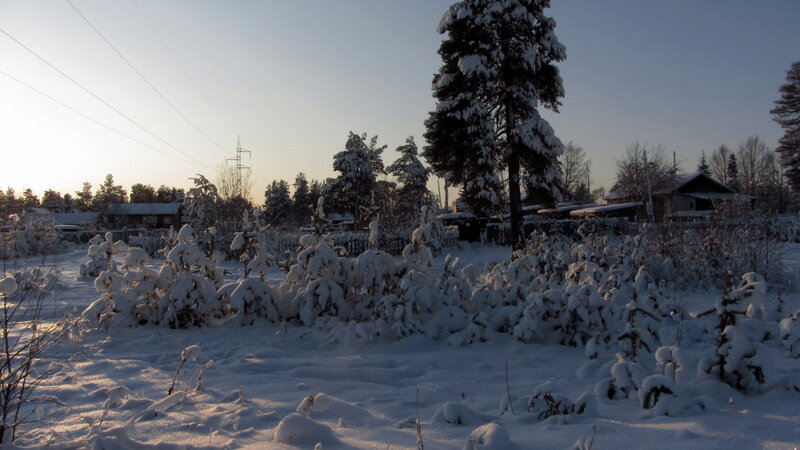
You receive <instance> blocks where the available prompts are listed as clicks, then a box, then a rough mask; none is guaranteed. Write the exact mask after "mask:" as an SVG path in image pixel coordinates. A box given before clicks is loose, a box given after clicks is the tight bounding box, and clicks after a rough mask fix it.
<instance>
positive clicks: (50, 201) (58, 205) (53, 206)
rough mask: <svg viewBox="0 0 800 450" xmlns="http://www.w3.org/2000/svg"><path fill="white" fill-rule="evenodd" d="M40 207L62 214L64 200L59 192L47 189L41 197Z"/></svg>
mask: <svg viewBox="0 0 800 450" xmlns="http://www.w3.org/2000/svg"><path fill="white" fill-rule="evenodd" d="M42 207H43V208H45V209H47V210H48V211H51V212H54V213H57V212H64V198H63V197H61V193H60V192H56V191H54V190H52V189H48V190H46V191H44V195H42Z"/></svg>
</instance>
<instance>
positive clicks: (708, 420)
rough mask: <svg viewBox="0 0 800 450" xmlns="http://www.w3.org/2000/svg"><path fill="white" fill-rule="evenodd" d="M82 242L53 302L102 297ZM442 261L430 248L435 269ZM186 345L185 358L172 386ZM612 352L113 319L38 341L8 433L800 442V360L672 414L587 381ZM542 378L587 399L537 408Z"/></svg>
mask: <svg viewBox="0 0 800 450" xmlns="http://www.w3.org/2000/svg"><path fill="white" fill-rule="evenodd" d="M788 250H789V251H788V252H786V254H785V257H786V259H787V262H789V263H790V264H792V265H793V266H794V267H795V269H793V270H795V271H796V267H798V266H800V251H798V248H796V247H789V248H788ZM454 253H456V254H457V256H459V257H460V258H461V260H462V261H464V262H468V263H475V264H479V265H480V264H484V263H487V262H497V261H501V260H503V259H505V258H506V257H507V256H508V255H509V254H510V250H509V249H508V248H503V247H485V248H480V247H478V248H475V247H465V248H461V249H458V250H455V251H454ZM85 255H86V251H85V250H84V249H80V250H74V251H72V252H70V253H67V254H65V255H61V256H59V257H57V260H56V265H57V266H58V268H59V270H60V282H61V285H60V286H59V287H58V288H57V290H56V291H55V296H54V299H55V300H56V302H57V305H58V307H59V308H65V309H68V308H73V307H74V308H76V309H77V310H78V311H80V310H83V309H84V308H85V307H86V306H88V305H89V304H90V303H91V302H92V301H93V300H94V299H96V298H97V297H98V295H99V294H98V292H97V291H96V290H95V288H94V285H93V281H94V280H93V279H86V278H80V277H79V276H78V264H79V263H82V262H84V261H85V259H86V256H85ZM35 261H36V260H31V261H30V262H35ZM158 263H159V262H158V261H156V262H155V264H156V265H157V264H158ZM443 266H444V258H443V257H438V258H436V260H435V262H434V266H433V270H434V271H441V270H443ZM225 268H226V269H227V270H228V271H230V272H231V274H230V275H228V276H229V277H231V278H232V279H233V278H237V277H241V266H239V265H232V264H228V265H226V266H225ZM281 277H282V273H281V272H279V271H275V272H273V273H271V274H270V279H271V281H273V282H278V281H279V280H280V279H281ZM719 295H720V294H719V293H718V292H702V293H699V294H692V295H689V296H688V297H687V298H685V299H684V302H685V304H686V305H687V307H688V309H689V310H690V311H699V310H701V309H704V308H705V307H707V306H708V305H710V304H713V303H714V302H715V301H716V300H717V299H718V297H719ZM773 301H775V298H774V295H773V294H770V295H768V302H773ZM787 303H788V304H787V309H788V310H789V311H794V310H796V309H797V308H798V306H800V301H798V293H797V292H791V293H789V294H788V295H787ZM191 346H194V347H191ZM187 347H188V348H189V349H188V350H187V351H186V352H185V353H184V357H185V358H184V359H185V360H186V363H185V364H184V365H183V367H182V368H181V370H180V372H179V373H178V376H177V379H176V381H175V389H174V393H173V394H171V395H168V391H169V390H170V386H171V385H172V383H173V377H175V375H176V370H177V369H178V366H179V362H180V360H181V355H182V352H184V350H185V349H187ZM705 350H708V346H699V345H694V346H693V345H691V344H690V345H687V346H686V348H685V349H684V351H685V359H686V360H687V361H689V364H688V365H689V367H690V369H689V370H690V371H693V370H694V367H695V365H696V362H697V360H698V359H699V358H700V354H701V352H702V351H705ZM614 362H615V355H614V354H613V352H611V353H603V354H601V355H600V357H599V358H597V359H594V360H589V359H587V357H586V356H585V353H584V349H583V348H580V347H578V348H573V347H567V346H562V345H542V344H527V343H522V342H519V341H518V340H516V339H514V338H513V337H511V336H510V335H508V334H504V335H503V334H498V335H497V336H496V337H495V338H494V339H491V340H489V341H488V342H478V343H473V344H470V345H466V346H451V345H448V344H447V343H446V342H445V340H430V339H428V338H426V337H424V336H423V335H415V336H411V337H407V338H403V339H400V340H381V339H377V340H372V341H370V342H364V341H362V340H360V339H356V338H352V336H351V335H350V334H348V333H341V332H338V333H334V332H329V331H325V330H321V329H315V328H310V327H300V326H296V325H295V326H292V325H289V326H282V325H280V324H270V323H268V322H267V321H264V320H261V321H256V322H255V324H254V325H252V326H244V327H242V326H239V325H233V324H228V325H224V326H220V327H216V328H190V329H186V330H174V329H169V328H166V327H152V326H144V327H135V328H134V327H126V326H116V325H112V326H111V328H110V329H109V330H108V331H107V332H106V331H104V330H96V331H92V332H90V333H86V334H83V335H82V336H81V337H80V340H74V341H70V342H64V343H61V344H58V345H56V346H54V347H52V348H50V349H49V350H48V352H47V353H46V354H45V355H44V358H43V360H42V361H41V362H40V363H39V367H42V368H45V367H49V368H50V369H51V370H52V371H53V373H52V375H50V376H48V377H47V378H46V379H45V380H44V381H43V383H42V385H41V386H40V387H39V389H37V391H36V392H35V393H34V398H32V399H31V401H29V402H28V403H27V404H26V405H25V410H26V413H27V415H26V418H27V423H26V424H24V425H23V426H22V428H21V429H20V433H19V437H18V439H17V445H19V446H23V447H39V446H45V445H48V446H50V447H51V448H83V447H88V448H98V449H99V448H107V449H111V448H137V449H141V448H160V449H170V448H281V449H282V448H303V449H310V448H316V447H315V446H316V445H317V444H321V445H319V448H325V449H334V448H336V449H340V448H341V449H347V448H359V449H360V448H375V449H395V448H418V447H420V446H422V445H424V447H425V448H428V449H462V448H467V449H470V448H476V449H477V448H491V449H514V448H518V449H532V448H558V449H566V448H571V447H573V446H574V445H576V444H581V443H584V444H585V443H587V442H588V441H589V440H592V445H591V448H598V449H600V448H651V449H659V448H669V449H673V448H720V449H723V448H724V449H729V448H775V449H779V448H780V449H787V448H789V449H791V448H797V447H798V446H799V445H800V408H799V407H798V405H799V404H800V402H799V401H800V393H799V392H797V391H796V390H794V389H792V388H791V386H794V385H796V383H797V377H798V374H800V360H798V359H792V358H789V357H780V358H779V359H778V363H777V366H776V372H775V376H774V379H775V380H776V381H775V383H774V384H775V386H774V388H772V389H770V390H768V392H766V393H762V394H757V395H744V394H742V393H740V392H738V391H735V390H734V389H732V388H730V387H728V386H727V385H725V384H722V383H719V382H715V381H693V382H691V383H688V384H686V385H683V386H682V387H681V392H680V397H681V399H682V403H681V406H680V407H676V408H675V409H674V411H673V412H672V413H671V415H669V416H663V415H659V416H656V415H655V414H654V412H653V410H645V409H642V407H641V405H640V400H639V398H638V397H637V396H636V394H635V393H634V394H632V395H631V396H630V397H629V398H625V399H620V400H609V399H607V398H605V399H604V398H601V397H600V396H597V395H595V390H596V389H595V388H596V386H597V385H598V383H600V382H601V381H602V380H604V379H607V378H608V377H609V376H610V371H611V367H612V365H613V364H614ZM642 366H643V368H644V371H645V373H646V374H652V373H655V372H656V368H655V360H654V359H653V358H652V356H649V357H645V358H643V360H642ZM690 377H691V378H694V376H693V375H690ZM792 380H794V381H792ZM792 383H795V384H794V385H793V384H792ZM545 392H549V393H550V394H551V395H552V396H553V398H555V399H559V398H564V399H567V400H569V401H570V402H575V403H581V404H583V405H584V406H585V410H584V411H583V413H582V414H577V413H575V414H567V415H555V416H552V417H549V418H546V419H543V420H539V416H538V413H539V412H540V410H541V406H542V404H543V403H544V401H545V400H544V396H543V395H542V394H543V393H545ZM585 393H588V395H584V394H585ZM509 394H510V396H511V398H512V400H513V401H512V405H510V406H509V405H508V403H509V402H508V396H509ZM536 394H539V396H538V397H536V398H537V400H536V402H535V403H536V405H534V406H533V410H534V411H533V412H529V405H530V403H529V400H530V399H531V398H532V397H534V396H535V395H536ZM310 395H313V396H314V397H313V401H312V400H311V399H308V398H307V397H309V396H310ZM579 398H581V399H583V400H581V401H580V402H579V401H578V399H579ZM304 399H305V404H304V405H301V404H302V403H304ZM511 409H513V413H512V412H511ZM298 412H301V413H302V414H298ZM417 418H419V422H420V423H419V433H418V430H417V427H416V419H417ZM418 436H421V443H420V442H418ZM587 447H588V445H587Z"/></svg>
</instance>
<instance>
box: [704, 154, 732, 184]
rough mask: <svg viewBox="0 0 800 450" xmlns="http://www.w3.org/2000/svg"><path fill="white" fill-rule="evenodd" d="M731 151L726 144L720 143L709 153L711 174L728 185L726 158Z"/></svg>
mask: <svg viewBox="0 0 800 450" xmlns="http://www.w3.org/2000/svg"><path fill="white" fill-rule="evenodd" d="M730 154H731V151H730V149H728V146H727V145H720V146H719V148H718V149H717V150H715V151H714V153H712V154H711V162H710V164H709V165H710V169H711V176H712V177H713V178H714V179H715V180H717V181H719V182H720V183H722V184H724V185H726V186H727V185H728V181H730V180H729V179H728V158H729V157H730Z"/></svg>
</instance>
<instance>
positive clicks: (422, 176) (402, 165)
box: [386, 136, 431, 217]
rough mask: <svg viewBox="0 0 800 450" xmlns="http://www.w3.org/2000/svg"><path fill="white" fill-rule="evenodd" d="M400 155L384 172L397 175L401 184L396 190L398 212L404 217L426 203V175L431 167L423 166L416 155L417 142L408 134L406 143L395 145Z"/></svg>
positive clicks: (412, 213) (428, 174) (415, 211)
mask: <svg viewBox="0 0 800 450" xmlns="http://www.w3.org/2000/svg"><path fill="white" fill-rule="evenodd" d="M396 150H397V151H398V152H400V157H399V158H397V160H396V161H395V162H393V163H392V164H391V165H389V167H387V168H386V173H388V174H390V175H394V176H395V177H397V181H399V182H400V184H401V185H402V186H401V187H400V189H398V190H397V192H396V198H397V209H398V212H399V213H400V214H402V215H404V216H406V217H415V216H416V214H417V213H418V212H419V210H420V209H421V208H422V206H423V205H426V204H427V203H428V197H429V194H430V192H429V191H428V177H429V176H430V173H431V169H430V168H428V167H425V165H423V164H422V162H421V161H420V160H419V158H418V157H417V144H416V143H415V142H414V137H413V136H409V137H408V139H406V143H405V144H404V145H401V146H399V147H397V149H396Z"/></svg>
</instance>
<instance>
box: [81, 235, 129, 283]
mask: <svg viewBox="0 0 800 450" xmlns="http://www.w3.org/2000/svg"><path fill="white" fill-rule="evenodd" d="M124 247H125V244H124V243H123V242H122V241H114V235H113V234H112V233H111V232H108V233H106V234H105V235H104V236H102V237H101V236H100V235H99V234H97V235H95V236H94V237H93V238H92V239H90V240H89V250H88V251H87V253H86V256H87V261H86V263H84V264H81V265H80V266H79V268H78V273H79V274H80V276H81V277H96V276H98V275H100V272H102V271H104V270H110V271H115V270H116V268H117V266H116V263H115V262H114V259H113V257H114V254H115V253H118V252H119V251H120V250H121V249H123V248H124Z"/></svg>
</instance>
